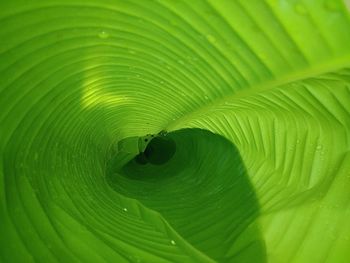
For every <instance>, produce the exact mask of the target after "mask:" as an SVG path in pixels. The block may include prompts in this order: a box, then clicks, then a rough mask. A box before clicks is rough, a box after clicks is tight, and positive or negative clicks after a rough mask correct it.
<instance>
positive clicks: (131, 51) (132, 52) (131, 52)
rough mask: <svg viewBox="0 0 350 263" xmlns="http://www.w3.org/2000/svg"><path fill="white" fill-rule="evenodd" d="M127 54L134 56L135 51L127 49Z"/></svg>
mask: <svg viewBox="0 0 350 263" xmlns="http://www.w3.org/2000/svg"><path fill="white" fill-rule="evenodd" d="M128 53H129V54H132V55H134V54H136V51H135V50H132V49H129V50H128Z"/></svg>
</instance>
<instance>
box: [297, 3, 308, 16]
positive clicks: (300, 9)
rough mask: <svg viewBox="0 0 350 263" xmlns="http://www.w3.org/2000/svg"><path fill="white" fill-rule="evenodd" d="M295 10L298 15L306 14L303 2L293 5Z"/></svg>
mask: <svg viewBox="0 0 350 263" xmlns="http://www.w3.org/2000/svg"><path fill="white" fill-rule="evenodd" d="M295 11H296V12H297V13H298V14H299V15H306V14H307V9H306V7H305V6H304V5H303V4H297V5H295Z"/></svg>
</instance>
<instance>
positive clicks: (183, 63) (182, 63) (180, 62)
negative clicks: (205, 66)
mask: <svg viewBox="0 0 350 263" xmlns="http://www.w3.org/2000/svg"><path fill="white" fill-rule="evenodd" d="M177 62H178V63H179V64H181V65H185V62H184V61H183V60H181V59H179V60H178V61H177Z"/></svg>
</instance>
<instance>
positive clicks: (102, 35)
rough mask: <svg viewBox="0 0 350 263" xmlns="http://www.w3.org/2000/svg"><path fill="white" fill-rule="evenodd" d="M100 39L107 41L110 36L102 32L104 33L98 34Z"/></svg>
mask: <svg viewBox="0 0 350 263" xmlns="http://www.w3.org/2000/svg"><path fill="white" fill-rule="evenodd" d="M98 37H99V38H102V39H106V38H109V34H108V33H107V32H106V31H104V30H102V31H101V32H100V33H99V34H98Z"/></svg>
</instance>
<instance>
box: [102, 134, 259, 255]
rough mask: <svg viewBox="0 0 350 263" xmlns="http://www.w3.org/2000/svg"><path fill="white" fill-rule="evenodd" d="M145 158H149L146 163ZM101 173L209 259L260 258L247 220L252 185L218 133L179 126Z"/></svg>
mask: <svg viewBox="0 0 350 263" xmlns="http://www.w3.org/2000/svg"><path fill="white" fill-rule="evenodd" d="M175 144H176V152H175V153H174V156H173V157H172V158H170V159H167V161H166V162H164V163H162V164H160V161H159V160H161V161H164V160H165V159H159V160H157V159H156V158H155V156H156V157H157V158H160V157H162V156H169V152H170V151H172V150H174V148H172V147H175ZM170 145H172V147H169V146H170ZM150 149H151V150H150ZM152 154H154V156H153V157H152ZM117 158H118V156H117ZM147 158H149V159H151V160H152V161H153V162H151V161H150V162H147V163H146V162H145V161H144V160H145V159H147ZM152 158H154V160H153V159H152ZM107 177H108V179H109V182H110V184H111V186H112V187H113V189H115V190H116V191H117V192H119V193H120V194H122V195H125V196H128V197H131V198H135V199H137V200H139V201H140V202H142V203H143V204H144V205H145V206H147V207H149V208H151V209H153V210H156V211H158V212H160V213H161V214H162V215H163V216H164V218H165V219H166V220H167V221H168V222H170V224H171V225H172V226H173V227H174V229H175V230H176V231H177V232H178V233H179V234H180V235H181V236H182V237H183V238H185V239H186V240H187V241H189V242H190V243H191V244H192V245H194V246H195V247H196V248H198V249H199V250H201V251H203V252H204V253H205V254H207V255H209V256H210V257H212V258H214V259H216V260H218V261H221V262H226V261H232V260H234V258H231V255H235V256H234V257H242V258H245V257H247V256H248V255H250V256H251V254H252V253H253V254H255V255H256V256H255V262H264V261H265V252H264V245H263V241H262V240H261V237H260V233H259V230H258V228H257V227H255V225H254V224H253V222H254V220H255V219H256V218H257V216H258V215H259V205H258V202H257V199H256V196H255V192H254V189H253V187H252V185H251V184H250V182H249V179H248V176H247V172H246V168H245V166H244V163H243V161H242V159H241V156H240V154H239V152H238V150H237V149H236V147H235V146H234V145H233V144H232V143H231V142H230V141H228V140H226V139H225V138H223V137H222V136H220V135H217V134H213V133H211V132H208V131H205V130H200V129H183V130H179V131H175V132H171V133H168V134H167V135H166V136H160V137H155V138H153V139H152V140H151V141H150V143H149V144H148V145H147V147H146V150H145V153H142V154H139V155H138V156H137V157H136V158H134V159H133V160H131V161H130V162H128V163H127V164H126V165H125V166H124V167H123V168H122V169H121V171H119V172H116V171H114V172H113V173H110V174H109V175H108V176H107ZM246 235H247V237H249V238H244V237H245V236H246ZM241 262H244V261H241Z"/></svg>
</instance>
